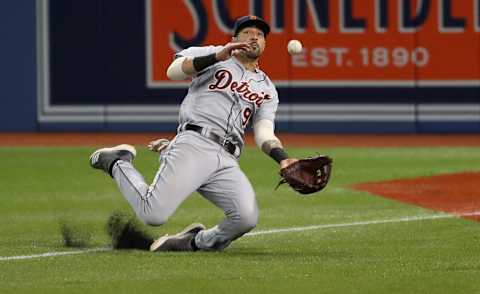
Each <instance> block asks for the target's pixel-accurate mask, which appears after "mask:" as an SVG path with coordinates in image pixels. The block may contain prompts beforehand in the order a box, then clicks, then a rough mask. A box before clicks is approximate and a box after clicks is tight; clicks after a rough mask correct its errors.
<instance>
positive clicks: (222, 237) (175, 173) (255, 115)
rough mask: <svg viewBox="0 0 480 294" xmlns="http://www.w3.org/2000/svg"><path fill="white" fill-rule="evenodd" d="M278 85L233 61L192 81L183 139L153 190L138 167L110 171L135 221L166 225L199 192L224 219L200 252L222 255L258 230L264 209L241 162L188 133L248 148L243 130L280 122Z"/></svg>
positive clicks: (169, 152) (202, 50)
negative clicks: (190, 127) (260, 122)
mask: <svg viewBox="0 0 480 294" xmlns="http://www.w3.org/2000/svg"><path fill="white" fill-rule="evenodd" d="M221 48H222V47H214V46H210V47H193V48H188V49H185V50H183V51H181V52H179V53H178V55H179V56H191V57H194V56H202V55H208V54H211V53H213V52H216V51H218V50H220V49H221ZM277 105H278V95H277V91H276V89H275V86H274V85H273V83H272V82H271V81H270V79H269V78H268V77H267V75H266V74H265V73H263V72H262V71H261V70H259V69H257V70H256V71H255V72H252V71H248V70H246V69H245V68H244V66H243V65H242V64H241V63H240V62H239V61H238V60H237V59H235V58H233V57H232V58H230V59H228V60H226V61H223V62H217V63H216V64H214V65H212V66H210V67H208V68H206V69H205V70H203V71H202V72H200V73H198V74H197V75H196V76H194V77H193V79H192V83H191V85H190V88H189V89H188V94H187V96H186V97H185V99H184V100H183V102H182V105H181V107H180V117H179V120H180V121H179V122H180V126H179V133H178V135H177V136H176V137H175V138H174V139H173V140H172V141H171V142H170V144H169V145H168V146H167V147H166V149H165V150H164V151H162V153H161V156H160V168H159V170H158V171H157V174H156V176H155V179H154V180H153V183H151V184H150V185H148V184H147V183H146V182H145V179H144V177H143V176H142V175H141V174H140V173H139V172H138V171H137V170H136V169H135V167H134V166H133V165H132V163H130V162H128V161H123V160H119V161H117V162H116V163H115V165H114V167H113V169H112V175H113V177H114V179H115V180H116V182H117V184H118V186H119V188H120V191H122V194H123V195H124V196H125V198H126V199H127V200H128V202H129V203H130V205H131V206H132V208H133V209H134V210H135V213H136V214H137V216H138V217H139V218H140V219H141V220H142V221H144V222H145V223H147V224H150V225H161V224H163V223H165V222H166V221H167V219H168V218H169V217H170V216H171V215H172V214H173V213H174V212H175V210H176V209H177V208H178V206H179V205H180V204H181V203H182V202H183V201H184V200H185V199H187V198H188V197H189V196H190V195H191V194H192V193H193V192H195V191H197V192H198V193H200V194H201V195H202V196H203V197H205V198H206V199H208V200H210V201H211V202H212V203H214V204H215V205H216V206H217V207H219V208H221V209H222V210H223V211H224V213H225V219H224V220H223V221H221V222H220V223H219V224H218V225H216V226H214V227H212V228H210V229H207V230H202V231H200V232H199V233H198V234H197V235H196V237H195V243H196V245H197V246H198V247H199V248H201V249H204V250H221V249H223V248H225V247H227V246H228V245H229V244H230V243H231V242H232V241H233V240H235V239H236V238H238V237H240V236H242V235H243V234H245V233H246V232H248V231H250V230H251V229H253V228H254V227H255V225H256V224H257V220H258V207H257V203H256V199H255V192H254V190H253V187H252V185H251V184H250V181H249V180H248V178H247V177H246V175H245V174H244V173H243V171H242V170H241V169H240V167H239V164H238V160H237V156H236V155H232V154H231V153H229V152H228V151H227V150H226V149H224V148H223V147H222V146H221V145H219V143H218V142H214V141H213V140H211V139H210V138H208V137H207V136H206V135H203V134H200V133H198V132H195V131H191V130H190V131H188V129H187V128H184V129H183V128H182V126H186V124H194V125H197V126H200V127H202V133H203V129H208V131H209V132H212V133H214V134H216V135H218V136H220V137H222V138H224V139H228V140H230V141H234V142H236V143H238V144H240V145H243V143H244V141H243V136H244V130H245V128H246V127H247V126H248V125H249V124H252V123H255V122H256V121H258V120H260V119H269V120H272V121H273V120H274V118H275V111H276V109H277Z"/></svg>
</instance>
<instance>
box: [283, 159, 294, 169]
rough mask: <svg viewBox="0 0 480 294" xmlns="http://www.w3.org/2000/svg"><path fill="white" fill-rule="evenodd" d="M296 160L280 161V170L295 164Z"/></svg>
mask: <svg viewBox="0 0 480 294" xmlns="http://www.w3.org/2000/svg"><path fill="white" fill-rule="evenodd" d="M297 161H298V159H296V158H287V159H284V160H282V161H280V169H283V168H286V167H287V166H289V165H290V164H292V163H294V162H297Z"/></svg>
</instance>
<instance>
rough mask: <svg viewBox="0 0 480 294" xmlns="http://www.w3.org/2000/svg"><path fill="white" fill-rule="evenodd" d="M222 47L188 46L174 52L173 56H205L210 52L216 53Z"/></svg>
mask: <svg viewBox="0 0 480 294" xmlns="http://www.w3.org/2000/svg"><path fill="white" fill-rule="evenodd" d="M222 48H223V46H205V47H188V48H187V49H183V50H182V51H179V52H177V53H176V54H175V58H179V57H182V56H184V57H198V56H205V55H209V54H212V53H217V52H218V51H220V50H221V49H222Z"/></svg>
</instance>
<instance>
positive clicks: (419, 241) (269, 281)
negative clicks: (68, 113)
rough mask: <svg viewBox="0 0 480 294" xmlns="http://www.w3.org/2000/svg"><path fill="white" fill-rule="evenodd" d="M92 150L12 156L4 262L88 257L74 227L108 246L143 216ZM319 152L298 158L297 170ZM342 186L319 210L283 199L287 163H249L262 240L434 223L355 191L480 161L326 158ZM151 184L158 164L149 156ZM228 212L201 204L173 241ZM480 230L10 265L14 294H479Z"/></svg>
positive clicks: (449, 226) (429, 156)
mask: <svg viewBox="0 0 480 294" xmlns="http://www.w3.org/2000/svg"><path fill="white" fill-rule="evenodd" d="M91 151H92V149H91V148H84V147H82V148H81V147H78V148H39V147H35V148H34V147H32V148H6V147H3V148H0V157H1V158H2V168H1V171H0V201H1V205H0V257H6V256H17V255H30V254H40V253H45V252H58V251H69V250H75V249H72V248H66V247H64V244H63V240H62V237H61V230H60V225H61V223H62V222H65V221H68V222H69V223H72V224H76V225H78V226H82V227H83V228H86V229H89V230H90V231H91V232H92V237H91V240H90V245H89V247H87V248H96V247H103V246H107V245H108V242H109V240H108V237H107V234H106V231H105V224H106V221H107V218H108V216H109V214H110V213H111V212H112V211H113V210H122V211H126V212H129V211H130V208H129V207H128V204H127V202H126V201H125V200H124V199H123V197H122V196H121V195H120V193H119V192H118V190H117V188H116V186H115V184H114V182H113V181H112V180H111V179H109V177H107V176H106V175H104V174H102V173H101V172H99V171H95V170H92V169H91V168H90V167H89V166H88V160H87V159H88V155H89V154H90V152H91ZM316 152H317V150H314V149H291V150H289V153H290V154H292V155H295V156H297V157H303V156H307V155H312V154H315V153H316ZM321 152H322V153H326V154H329V155H331V156H332V157H333V158H334V172H333V177H332V181H331V183H330V184H329V186H328V187H327V189H326V190H325V191H323V192H321V193H320V194H318V195H316V196H313V197H301V196H299V195H298V194H295V193H294V192H292V191H291V190H290V189H289V188H288V187H287V186H282V187H280V188H279V189H278V190H277V191H274V187H275V185H276V183H277V181H278V178H279V177H278V170H277V167H276V164H275V163H274V162H273V161H272V160H271V159H269V158H268V157H266V156H265V155H263V154H262V153H261V152H259V151H257V150H256V149H253V148H252V149H249V150H247V152H245V154H244V156H243V157H242V161H241V165H242V167H243V170H244V171H245V172H246V174H247V175H248V176H249V178H250V180H251V181H252V183H253V185H254V187H255V190H256V192H257V199H258V203H259V206H260V214H261V215H260V220H259V225H258V227H257V228H256V230H257V231H259V230H266V229H273V228H285V227H299V226H309V225H322V224H323V225H328V224H342V223H354V222H363V221H374V220H384V219H385V220H387V219H395V218H402V217H405V216H428V215H431V214H435V213H437V212H433V211H430V210H426V209H422V208H419V207H415V206H410V205H406V204H402V203H399V202H396V201H392V200H388V199H384V198H381V197H378V196H374V195H370V194H368V193H362V192H358V191H353V190H350V189H349V188H348V186H349V185H351V184H354V183H359V182H366V181H381V180H387V179H395V178H411V177H416V176H424V175H433V174H441V173H454V172H461V171H467V170H479V169H480V168H479V167H480V149H478V148H323V149H322V150H321ZM136 166H137V167H138V169H139V170H140V171H142V172H143V173H144V174H145V176H146V178H147V179H148V180H152V179H153V176H154V173H155V171H156V169H157V158H156V156H155V154H153V153H150V152H148V151H146V150H145V149H140V150H139V156H138V158H137V159H136ZM221 218H222V212H221V211H220V210H218V209H217V208H215V207H214V206H213V205H212V204H210V203H209V202H208V201H206V200H205V199H203V198H202V197H200V196H199V195H197V194H194V195H193V196H192V197H190V198H189V199H188V200H187V201H186V202H185V203H183V204H182V206H181V207H180V208H179V210H178V211H177V212H176V213H175V215H174V216H173V217H172V218H171V219H170V221H169V222H168V223H167V224H166V225H164V226H162V227H159V228H149V231H150V232H151V233H154V234H156V235H161V234H164V233H167V232H168V233H172V232H176V231H178V230H180V229H182V228H183V227H184V226H186V225H188V224H189V223H191V222H193V221H201V222H203V223H205V224H206V225H208V226H212V225H215V224H216V223H217V222H218V221H219V220H220V219H221ZM479 256H480V224H479V223H477V222H474V221H469V220H464V219H458V218H444V219H433V220H421V221H412V222H394V223H384V224H370V225H358V226H345V227H336V228H325V229H318V230H310V231H301V232H289V233H278V234H269V235H258V236H245V237H243V238H241V239H239V240H237V241H236V242H234V243H232V245H231V246H230V247H229V248H228V249H227V250H225V251H224V252H196V253H166V254H152V253H149V252H142V251H138V250H127V251H106V252H92V253H85V254H79V255H66V256H57V257H48V258H35V259H26V260H8V261H6V260H3V261H2V260H0V293H16V294H18V293H27V292H28V293H32V292H33V293H94V292H95V293H479V292H480V283H479V278H480V259H479Z"/></svg>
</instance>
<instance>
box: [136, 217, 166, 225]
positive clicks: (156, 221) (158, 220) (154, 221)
mask: <svg viewBox="0 0 480 294" xmlns="http://www.w3.org/2000/svg"><path fill="white" fill-rule="evenodd" d="M141 219H142V221H143V223H144V224H146V225H149V226H161V225H163V224H165V223H166V222H167V220H168V217H166V216H163V215H153V214H150V215H144V216H143V217H142V218H141Z"/></svg>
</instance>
